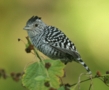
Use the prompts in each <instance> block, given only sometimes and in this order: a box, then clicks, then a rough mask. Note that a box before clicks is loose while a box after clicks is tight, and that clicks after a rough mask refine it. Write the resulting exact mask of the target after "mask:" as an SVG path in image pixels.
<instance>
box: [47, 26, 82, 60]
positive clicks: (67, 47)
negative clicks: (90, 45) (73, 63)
mask: <svg viewBox="0 0 109 90" xmlns="http://www.w3.org/2000/svg"><path fill="white" fill-rule="evenodd" d="M46 30H48V34H46V35H47V36H46V38H45V41H47V43H48V44H49V45H50V46H51V47H53V48H55V49H57V50H59V51H61V52H64V53H67V54H69V55H72V56H73V57H74V58H75V59H76V58H78V57H80V55H79V53H78V52H77V50H76V47H75V45H74V43H73V42H71V41H70V40H69V38H67V36H66V35H65V34H64V33H63V32H62V31H60V30H59V29H58V28H55V27H52V26H49V27H47V28H46Z"/></svg>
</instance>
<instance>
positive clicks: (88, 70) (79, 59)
mask: <svg viewBox="0 0 109 90" xmlns="http://www.w3.org/2000/svg"><path fill="white" fill-rule="evenodd" d="M77 60H78V62H79V63H80V64H82V66H83V67H84V68H85V69H86V70H87V72H88V74H92V72H91V70H90V69H89V67H88V66H87V65H86V64H85V62H84V61H83V60H82V59H81V58H77Z"/></svg>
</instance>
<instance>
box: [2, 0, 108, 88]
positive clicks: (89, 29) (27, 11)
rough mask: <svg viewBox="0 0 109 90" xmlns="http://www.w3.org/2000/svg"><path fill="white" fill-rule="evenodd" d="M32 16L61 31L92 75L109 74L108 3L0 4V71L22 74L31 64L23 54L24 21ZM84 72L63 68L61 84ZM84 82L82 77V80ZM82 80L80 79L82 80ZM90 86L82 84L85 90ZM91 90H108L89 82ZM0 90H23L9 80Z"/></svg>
mask: <svg viewBox="0 0 109 90" xmlns="http://www.w3.org/2000/svg"><path fill="white" fill-rule="evenodd" d="M33 15H37V16H40V17H42V20H43V21H44V22H45V23H46V24H48V25H53V26H56V27H58V28H59V29H61V30H62V31H63V32H64V33H65V34H66V35H67V36H68V37H69V38H70V39H71V40H72V41H73V42H74V43H75V45H76V47H77V49H78V51H79V52H80V54H81V56H82V58H83V60H84V61H85V62H86V63H87V65H88V66H89V67H90V69H91V70H92V72H93V74H94V75H95V73H96V71H100V72H101V73H105V71H107V70H109V65H108V64H109V55H108V54H109V39H108V38H109V0H0V68H4V69H5V70H6V72H8V73H9V72H22V71H23V69H24V67H25V65H26V64H27V63H29V62H31V61H32V60H35V58H34V55H33V54H27V53H25V51H24V49H25V45H24V44H23V43H22V42H18V41H17V39H18V38H21V39H22V40H24V42H26V39H25V37H26V36H27V33H26V31H25V30H23V27H24V26H25V24H26V21H27V20H28V19H29V18H30V17H31V16H33ZM82 72H86V71H85V69H84V68H83V67H82V66H81V65H80V64H77V63H75V62H72V63H69V64H68V65H67V67H66V74H67V77H66V78H65V79H64V82H69V83H70V84H72V83H75V82H77V80H78V76H79V75H80V73H82ZM84 78H86V77H84ZM84 78H83V79H84ZM89 83H90V82H86V83H82V84H81V90H88V87H89ZM93 84H94V86H93V88H94V90H109V88H108V87H107V86H105V85H104V84H103V83H102V82H101V81H100V80H98V79H95V80H93ZM0 90H26V89H25V88H24V87H22V85H21V81H20V82H17V83H16V82H14V81H13V80H12V79H11V78H8V79H6V80H4V79H0Z"/></svg>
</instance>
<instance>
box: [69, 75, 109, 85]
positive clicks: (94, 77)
mask: <svg viewBox="0 0 109 90" xmlns="http://www.w3.org/2000/svg"><path fill="white" fill-rule="evenodd" d="M100 77H104V75H103V76H93V77H92V78H88V79H85V80H82V81H80V83H83V82H86V81H89V80H91V79H96V78H99V79H100V80H101V78H100ZM102 81H103V80H102ZM76 84H78V83H74V84H72V85H70V87H72V86H75V85H76ZM105 84H106V83H105ZM106 85H107V84H106ZM107 86H108V85H107ZM108 87H109V86H108Z"/></svg>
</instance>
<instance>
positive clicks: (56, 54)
mask: <svg viewBox="0 0 109 90" xmlns="http://www.w3.org/2000/svg"><path fill="white" fill-rule="evenodd" d="M24 29H25V30H27V32H28V35H29V37H30V39H31V41H32V44H33V45H34V46H35V47H36V48H37V49H38V50H39V51H41V52H42V53H43V54H45V55H46V56H48V57H50V58H52V59H54V60H55V59H60V60H61V61H62V62H64V63H65V64H67V63H68V62H71V61H76V62H79V63H80V64H82V65H83V66H84V67H85V69H86V70H87V71H88V73H89V74H91V71H90V69H89V68H88V66H87V65H86V64H85V62H83V60H82V59H81V56H80V54H79V53H78V51H77V50H76V47H75V45H74V43H73V42H71V41H70V40H69V38H68V37H67V36H66V35H65V34H64V33H63V32H62V31H61V30H59V29H58V28H56V27H53V26H48V25H46V24H45V23H44V22H43V21H42V20H41V18H39V17H38V16H33V17H31V18H30V19H29V20H28V21H27V24H26V26H25V27H24Z"/></svg>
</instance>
